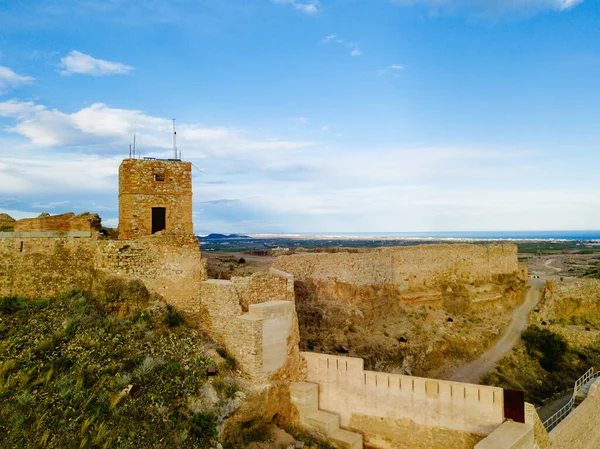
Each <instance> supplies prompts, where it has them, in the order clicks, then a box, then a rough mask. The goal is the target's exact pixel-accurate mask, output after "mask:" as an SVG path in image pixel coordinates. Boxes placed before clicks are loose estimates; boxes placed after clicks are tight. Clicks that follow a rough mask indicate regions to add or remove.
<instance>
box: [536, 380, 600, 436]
mask: <svg viewBox="0 0 600 449" xmlns="http://www.w3.org/2000/svg"><path fill="white" fill-rule="evenodd" d="M597 377H600V371H598V372H594V368H590V369H589V370H587V371H586V372H585V373H584V374H583V376H581V377H580V378H579V379H577V381H575V387H574V388H573V395H572V396H571V399H569V402H567V403H566V404H565V405H564V406H563V407H562V408H561V409H560V410H559V411H557V412H556V413H555V414H554V415H552V416H551V417H550V418H548V419H547V420H546V421H544V422H543V424H544V427H545V428H546V430H547V431H548V432H550V431H551V430H552V429H554V428H555V427H556V426H557V425H558V423H559V422H561V421H562V420H563V419H564V418H565V416H567V415H568V414H569V413H571V411H572V410H573V407H575V401H576V397H577V393H579V390H581V387H582V386H584V385H585V384H587V383H588V382H590V381H591V380H592V379H595V378H597Z"/></svg>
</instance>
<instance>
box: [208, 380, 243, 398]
mask: <svg viewBox="0 0 600 449" xmlns="http://www.w3.org/2000/svg"><path fill="white" fill-rule="evenodd" d="M212 386H213V387H214V389H215V390H217V392H219V393H220V394H221V396H224V397H226V398H233V397H234V396H235V393H237V392H238V391H239V390H240V388H239V386H238V384H237V383H236V382H235V381H234V380H233V379H230V378H229V377H227V378H225V379H220V378H216V379H215V380H214V381H213V384H212Z"/></svg>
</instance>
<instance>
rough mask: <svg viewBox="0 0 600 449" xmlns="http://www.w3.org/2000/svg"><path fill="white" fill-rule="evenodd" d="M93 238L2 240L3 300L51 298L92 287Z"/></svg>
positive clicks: (0, 279)
mask: <svg viewBox="0 0 600 449" xmlns="http://www.w3.org/2000/svg"><path fill="white" fill-rule="evenodd" d="M95 251H96V242H95V240H93V239H92V238H72V237H61V238H46V237H37V238H14V237H9V238H0V296H9V295H21V296H26V297H34V298H41V297H51V296H54V295H57V294H59V293H63V292H65V291H70V290H73V289H76V290H86V289H88V288H89V287H90V286H91V283H92V279H93V270H94V255H95Z"/></svg>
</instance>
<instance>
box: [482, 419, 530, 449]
mask: <svg viewBox="0 0 600 449" xmlns="http://www.w3.org/2000/svg"><path fill="white" fill-rule="evenodd" d="M533 448H534V442H533V425H532V424H523V423H517V422H512V421H505V422H504V423H503V424H502V425H501V426H500V427H498V428H497V429H496V430H494V431H493V432H492V433H491V434H489V435H488V436H487V437H486V438H484V439H483V440H481V441H480V442H479V443H478V444H477V445H476V446H475V449H533Z"/></svg>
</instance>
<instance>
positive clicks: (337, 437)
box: [327, 429, 363, 449]
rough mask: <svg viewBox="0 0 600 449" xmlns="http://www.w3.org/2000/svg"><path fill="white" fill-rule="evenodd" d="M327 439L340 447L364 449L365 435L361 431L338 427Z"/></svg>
mask: <svg viewBox="0 0 600 449" xmlns="http://www.w3.org/2000/svg"><path fill="white" fill-rule="evenodd" d="M327 439H328V440H329V441H331V442H332V443H333V444H335V445H336V446H337V447H339V448H340V449H363V437H362V435H361V434H360V433H356V432H350V431H349V430H344V429H338V430H336V431H335V432H333V433H332V434H331V435H329V436H328V437H327Z"/></svg>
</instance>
